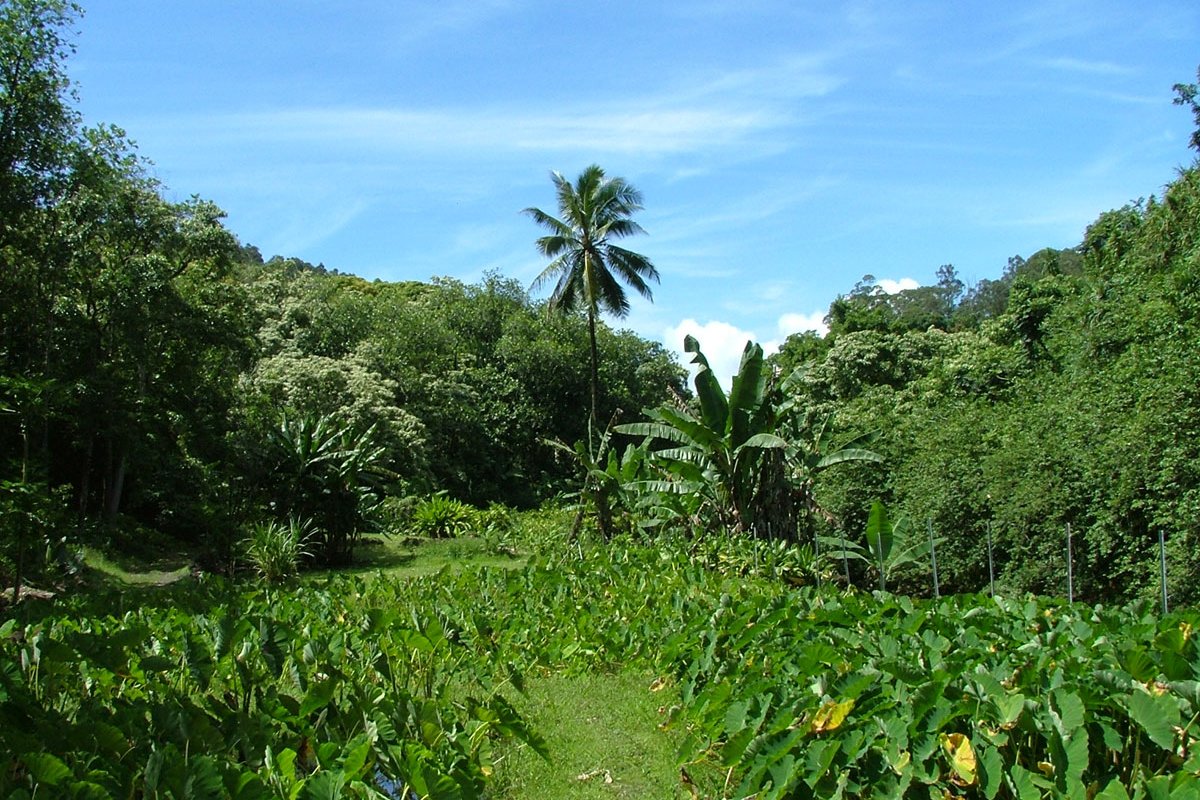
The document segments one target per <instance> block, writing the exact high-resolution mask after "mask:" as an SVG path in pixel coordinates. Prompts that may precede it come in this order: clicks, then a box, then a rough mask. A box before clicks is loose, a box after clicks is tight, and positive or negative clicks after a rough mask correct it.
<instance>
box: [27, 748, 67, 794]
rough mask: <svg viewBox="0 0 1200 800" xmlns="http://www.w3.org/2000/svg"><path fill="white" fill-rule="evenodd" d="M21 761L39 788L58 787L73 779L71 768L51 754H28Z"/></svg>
mask: <svg viewBox="0 0 1200 800" xmlns="http://www.w3.org/2000/svg"><path fill="white" fill-rule="evenodd" d="M21 760H22V761H24V762H25V768H26V769H27V770H29V775H30V776H31V777H32V778H33V781H34V783H35V784H36V785H38V786H58V785H59V784H60V783H62V782H63V781H65V780H66V779H67V778H69V777H71V768H70V767H68V766H67V765H66V764H64V763H63V762H62V759H60V758H59V757H58V756H56V755H53V754H51V753H26V754H25V756H24V757H22V759H21Z"/></svg>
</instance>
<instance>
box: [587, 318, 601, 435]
mask: <svg viewBox="0 0 1200 800" xmlns="http://www.w3.org/2000/svg"><path fill="white" fill-rule="evenodd" d="M588 336H590V337H591V344H592V409H591V412H590V415H589V416H588V437H589V439H588V443H589V444H591V435H592V432H593V431H594V430H595V429H596V409H597V407H598V406H599V405H600V404H599V402H597V398H598V397H599V395H600V388H599V387H600V366H599V361H600V353H599V350H598V349H597V347H596V309H594V308H589V309H588Z"/></svg>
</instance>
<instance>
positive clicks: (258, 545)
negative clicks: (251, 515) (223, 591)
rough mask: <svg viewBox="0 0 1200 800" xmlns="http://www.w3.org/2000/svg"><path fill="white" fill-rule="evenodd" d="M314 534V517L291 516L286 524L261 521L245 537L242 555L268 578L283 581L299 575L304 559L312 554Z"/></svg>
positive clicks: (261, 574) (258, 571)
mask: <svg viewBox="0 0 1200 800" xmlns="http://www.w3.org/2000/svg"><path fill="white" fill-rule="evenodd" d="M312 533H313V526H312V522H311V520H301V519H297V518H296V517H291V518H289V519H288V521H287V522H286V523H285V522H280V521H279V520H270V521H268V522H260V523H257V524H255V525H254V526H253V527H251V528H250V534H249V535H248V536H247V537H246V538H245V539H243V540H242V555H243V557H244V558H245V559H246V560H247V561H248V562H249V563H250V565H251V567H253V569H254V571H255V572H257V573H258V575H259V577H260V578H262V579H263V580H264V581H266V582H267V583H272V584H273V583H280V582H282V581H284V580H286V579H287V578H290V577H291V576H293V575H295V574H296V573H297V572H298V571H299V569H300V562H301V561H302V560H304V559H306V558H309V557H311V555H312V553H311V552H310V551H309V550H308V548H307V544H308V541H309V540H310V539H311V538H312Z"/></svg>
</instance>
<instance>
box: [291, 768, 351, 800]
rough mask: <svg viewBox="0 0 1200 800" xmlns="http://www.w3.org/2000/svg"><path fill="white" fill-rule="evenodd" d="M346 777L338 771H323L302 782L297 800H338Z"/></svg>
mask: <svg viewBox="0 0 1200 800" xmlns="http://www.w3.org/2000/svg"><path fill="white" fill-rule="evenodd" d="M345 785H346V777H345V776H344V775H343V774H342V773H341V771H340V770H332V771H331V770H323V771H321V772H318V773H317V774H316V775H313V776H312V777H311V778H309V779H308V780H306V781H305V782H304V788H303V789H301V790H300V795H299V800H338V798H340V797H341V796H342V788H343V787H344V786H345Z"/></svg>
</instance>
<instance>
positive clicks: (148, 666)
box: [138, 655, 177, 672]
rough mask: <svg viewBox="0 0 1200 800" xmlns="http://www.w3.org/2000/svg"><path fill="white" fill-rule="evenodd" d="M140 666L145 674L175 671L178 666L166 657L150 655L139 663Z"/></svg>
mask: <svg viewBox="0 0 1200 800" xmlns="http://www.w3.org/2000/svg"><path fill="white" fill-rule="evenodd" d="M138 666H140V667H141V668H142V671H143V672H166V671H167V670H169V669H174V668H175V667H176V666H177V665H176V663H175V662H174V661H172V660H171V659H169V658H167V657H166V656H159V655H150V656H146V657H144V658H143V659H142V660H141V661H139V662H138Z"/></svg>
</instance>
